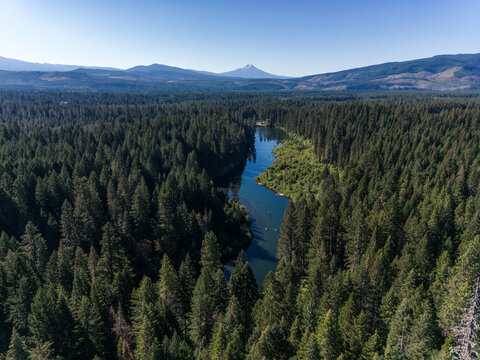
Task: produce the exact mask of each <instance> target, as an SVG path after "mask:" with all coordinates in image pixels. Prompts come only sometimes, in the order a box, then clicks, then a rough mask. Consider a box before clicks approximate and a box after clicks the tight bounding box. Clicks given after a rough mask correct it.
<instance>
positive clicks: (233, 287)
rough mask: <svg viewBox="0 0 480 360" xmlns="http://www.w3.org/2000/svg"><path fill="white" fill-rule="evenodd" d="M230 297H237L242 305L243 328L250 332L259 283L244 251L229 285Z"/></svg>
mask: <svg viewBox="0 0 480 360" xmlns="http://www.w3.org/2000/svg"><path fill="white" fill-rule="evenodd" d="M228 286H229V288H230V296H231V297H235V298H236V299H237V300H238V302H239V304H240V309H239V311H240V314H241V317H242V326H243V328H244V329H245V330H246V331H247V332H250V329H251V328H252V315H251V314H252V310H253V307H254V305H255V302H256V300H257V298H258V291H257V282H256V280H255V276H254V275H253V272H252V269H251V268H250V265H249V264H248V262H246V261H245V255H244V253H243V250H242V251H241V252H240V254H239V255H238V258H237V261H236V262H235V267H234V269H233V272H232V276H231V277H230V281H229V283H228Z"/></svg>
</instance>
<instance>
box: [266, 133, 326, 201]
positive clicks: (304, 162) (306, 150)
mask: <svg viewBox="0 0 480 360" xmlns="http://www.w3.org/2000/svg"><path fill="white" fill-rule="evenodd" d="M286 134H287V137H286V139H285V140H284V141H282V143H281V144H280V145H279V146H277V147H276V148H275V149H274V150H273V153H274V154H275V160H274V162H273V164H272V166H270V167H269V168H268V169H267V170H265V171H264V172H263V173H262V174H260V175H259V176H258V177H257V178H256V183H257V185H260V186H263V187H265V188H267V189H268V190H270V191H272V192H274V193H275V194H276V195H278V196H283V197H285V198H288V199H292V200H295V199H296V198H297V197H298V196H299V195H300V194H302V193H305V192H309V193H312V194H313V195H314V196H315V197H316V198H318V195H319V193H320V188H321V185H322V181H318V179H324V178H326V177H327V176H328V175H329V174H330V173H333V172H335V171H336V169H335V168H334V167H333V166H331V165H328V164H323V163H321V162H320V161H319V160H318V158H317V157H316V156H315V153H314V147H313V144H312V142H311V141H310V140H308V139H305V138H303V137H301V136H299V135H296V134H293V133H291V132H288V133H286Z"/></svg>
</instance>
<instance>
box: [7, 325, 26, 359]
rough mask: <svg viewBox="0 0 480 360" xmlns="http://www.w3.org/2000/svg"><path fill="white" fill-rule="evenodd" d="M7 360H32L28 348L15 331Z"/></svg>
mask: <svg viewBox="0 0 480 360" xmlns="http://www.w3.org/2000/svg"><path fill="white" fill-rule="evenodd" d="M6 360H30V356H29V354H28V351H27V347H26V345H25V343H24V342H23V340H22V339H21V338H20V336H19V335H18V333H17V331H16V330H15V329H13V331H12V337H11V340H10V345H9V346H8V351H7V357H6Z"/></svg>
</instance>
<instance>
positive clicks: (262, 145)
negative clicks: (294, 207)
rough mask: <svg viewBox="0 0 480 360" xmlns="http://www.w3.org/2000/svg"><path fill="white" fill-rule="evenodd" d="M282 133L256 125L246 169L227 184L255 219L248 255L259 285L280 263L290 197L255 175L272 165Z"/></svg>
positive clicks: (232, 175) (229, 191)
mask: <svg viewBox="0 0 480 360" xmlns="http://www.w3.org/2000/svg"><path fill="white" fill-rule="evenodd" d="M282 135H283V131H282V130H280V129H275V128H266V127H257V130H256V132H255V148H254V150H253V151H252V153H251V154H250V156H249V158H248V159H247V161H246V164H245V167H244V168H243V171H242V169H238V171H237V172H236V173H235V172H234V173H233V174H231V175H230V179H229V180H230V181H229V184H228V195H229V196H230V197H232V198H234V199H236V200H237V201H239V203H240V204H242V205H244V206H245V207H246V208H247V211H248V214H249V215H250V218H251V219H252V223H251V227H250V228H251V231H252V233H253V239H252V244H251V245H250V247H249V248H248V250H247V251H246V255H247V259H248V262H249V264H250V266H251V267H252V270H253V273H254V275H255V279H256V280H257V283H258V285H259V287H261V285H262V283H263V279H264V278H265V276H266V275H267V273H268V272H269V271H270V270H272V271H274V270H275V268H276V266H277V262H278V259H277V257H276V254H277V244H278V234H279V233H280V224H281V222H282V217H283V213H284V211H285V208H286V207H287V205H288V202H289V200H288V199H286V198H284V197H282V196H279V195H276V194H275V193H273V192H271V191H270V190H267V189H266V188H265V187H263V186H261V185H258V184H256V182H255V178H256V177H257V176H258V175H260V174H261V173H263V172H264V171H265V170H266V169H267V168H269V167H270V166H271V165H272V163H273V160H274V159H275V155H274V154H273V153H272V150H273V149H274V148H275V147H276V146H277V145H279V144H280V141H281V139H282Z"/></svg>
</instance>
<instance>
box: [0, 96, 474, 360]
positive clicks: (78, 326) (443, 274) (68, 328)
mask: <svg viewBox="0 0 480 360" xmlns="http://www.w3.org/2000/svg"><path fill="white" fill-rule="evenodd" d="M259 124H261V125H262V126H269V127H276V128H281V129H283V131H284V132H285V133H286V134H287V136H288V137H289V140H286V141H285V144H284V146H285V147H283V148H282V145H280V147H279V148H278V149H277V150H276V151H277V158H276V160H275V162H274V165H273V166H272V167H271V168H270V169H268V170H267V172H265V174H263V175H261V177H260V179H262V183H264V185H265V186H266V187H267V188H270V189H274V190H275V191H276V192H282V193H284V194H285V195H286V196H287V197H288V198H289V199H290V202H289V204H288V206H287V208H286V210H285V213H284V215H283V220H282V224H281V228H280V229H278V230H279V236H278V247H277V260H278V265H277V267H276V270H275V271H274V272H269V273H268V275H267V276H266V277H265V279H256V278H255V276H254V273H253V272H252V268H251V266H250V263H249V260H248V256H247V255H246V251H247V249H248V248H249V246H250V244H251V242H252V232H251V226H252V223H254V221H253V220H252V218H251V217H250V215H249V213H248V211H247V209H246V208H245V207H244V206H242V205H241V204H239V203H238V202H237V201H235V200H234V199H233V198H231V197H230V196H228V194H226V192H225V191H223V190H222V189H221V187H220V186H218V184H217V179H219V178H221V177H225V176H228V174H229V173H230V172H232V171H234V169H236V168H238V167H240V168H241V167H242V165H244V164H245V161H246V159H247V158H249V157H252V156H254V148H253V144H254V138H255V131H256V127H257V125H259ZM252 152H253V154H252ZM479 189H480V97H479V96H478V94H475V93H451V94H448V93H436V92H422V93H415V92H408V93H407V92H403V93H402V92H390V93H388V94H387V93H382V92H357V93H349V92H337V93H330V92H324V93H320V92H318V93H317V92H305V93H302V92H297V93H290V92H282V93H279V92H271V93H267V92H245V93H243V92H233V91H232V92H221V93H216V92H213V91H210V92H207V91H199V90H191V91H180V90H179V91H176V92H175V91H174V92H161V91H158V92H155V91H147V92H141V91H127V90H125V91H117V92H106V91H105V92H96V91H94V90H89V91H80V90H78V91H73V90H68V91H66V90H65V91H63V90H15V91H14V90H11V91H10V90H2V91H0V359H9V360H10V359H14V360H49V359H52V360H70V359H71V360H77V359H78V360H91V359H95V360H100V359H104V360H110V359H112V360H114V359H118V360H134V359H135V360H156V359H158V360H194V359H195V360H197V359H198V360H244V359H249V360H263V359H265V360H288V359H291V360H307V359H322V360H340V359H341V360H356V359H364V360H367V359H377V360H378V359H385V360H394V359H411V360H419V359H437V360H440V359H445V360H446V359H477V358H478V357H479V356H480V338H479V336H480V333H479V331H480V289H479V285H480V280H479V278H480V190H479ZM227 263H232V264H233V269H232V270H231V271H230V272H227V271H226V270H225V268H224V265H225V264H227Z"/></svg>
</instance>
